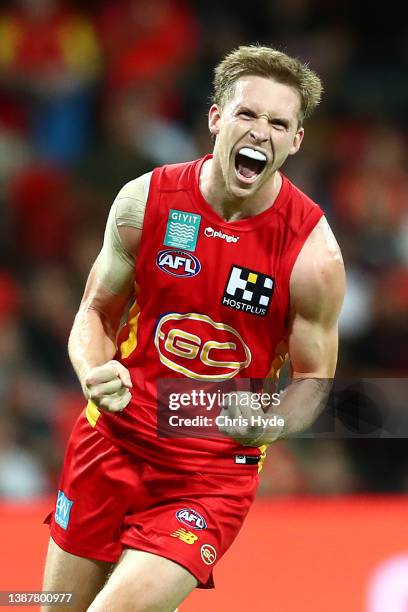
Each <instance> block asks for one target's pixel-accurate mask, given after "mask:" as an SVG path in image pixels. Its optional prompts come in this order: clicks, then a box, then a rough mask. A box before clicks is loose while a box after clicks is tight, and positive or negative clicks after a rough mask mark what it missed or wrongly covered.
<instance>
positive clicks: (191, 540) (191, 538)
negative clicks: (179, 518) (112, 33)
mask: <svg viewBox="0 0 408 612" xmlns="http://www.w3.org/2000/svg"><path fill="white" fill-rule="evenodd" d="M170 535H171V537H172V538H178V539H179V540H181V541H182V542H184V544H195V543H196V542H197V540H198V536H197V535H196V534H195V533H193V532H192V531H187V529H184V527H180V529H177V531H173V533H171V534H170Z"/></svg>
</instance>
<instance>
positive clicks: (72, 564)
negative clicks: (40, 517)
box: [41, 538, 112, 612]
mask: <svg viewBox="0 0 408 612" xmlns="http://www.w3.org/2000/svg"><path fill="white" fill-rule="evenodd" d="M111 567H112V566H111V564H110V563H105V562H103V561H93V560H91V559H84V558H83V557H77V556H76V555H71V554H70V553H68V552H65V551H64V550H62V548H60V547H59V546H58V545H57V544H56V543H55V542H54V541H53V540H52V539H51V538H50V543H49V546H48V553H47V561H46V564H45V573H44V584H43V590H44V591H56V592H57V593H73V598H72V603H69V604H67V605H66V606H63V605H58V610H59V611H60V612H65V611H66V612H83V611H84V610H86V609H87V608H88V606H89V605H90V604H91V602H92V601H93V600H94V598H95V597H96V595H97V593H98V592H99V591H100V589H101V588H102V587H103V585H104V584H105V582H106V579H107V577H108V575H109V572H110V570H111ZM51 608H52V607H51V606H43V607H42V608H41V610H42V611H43V612H45V611H48V610H51Z"/></svg>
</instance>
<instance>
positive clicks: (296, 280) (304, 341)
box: [288, 219, 345, 378]
mask: <svg viewBox="0 0 408 612" xmlns="http://www.w3.org/2000/svg"><path fill="white" fill-rule="evenodd" d="M344 286H345V274H344V264H343V260H342V257H341V253H340V249H339V247H338V245H337V243H336V241H335V239H334V236H333V234H332V233H331V230H330V228H329V226H328V224H327V221H326V220H325V219H322V221H321V222H319V224H318V226H316V228H315V230H313V232H312V234H311V235H310V237H309V238H308V240H307V241H306V243H305V245H304V247H303V249H302V251H301V253H300V255H299V257H298V260H297V262H296V263H295V266H294V268H293V272H292V277H291V283H290V294H291V320H290V329H289V338H288V345H289V356H290V359H291V364H292V370H293V376H294V377H295V378H300V377H302V378H305V377H306V376H310V377H327V378H331V377H333V376H334V373H335V369H336V363H337V350H338V318H339V314H340V310H341V306H342V303H343V297H344Z"/></svg>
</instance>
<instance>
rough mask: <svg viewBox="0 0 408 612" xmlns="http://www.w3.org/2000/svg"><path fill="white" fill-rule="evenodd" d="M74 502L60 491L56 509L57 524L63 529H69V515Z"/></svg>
mask: <svg viewBox="0 0 408 612" xmlns="http://www.w3.org/2000/svg"><path fill="white" fill-rule="evenodd" d="M73 503H74V502H73V501H71V500H70V499H68V497H65V495H64V493H63V492H62V491H58V497H57V505H56V508H55V522H56V523H58V525H59V526H60V527H62V528H63V529H67V528H68V523H69V515H70V513H71V508H72V504H73Z"/></svg>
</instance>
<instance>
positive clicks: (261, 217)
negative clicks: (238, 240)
mask: <svg viewBox="0 0 408 612" xmlns="http://www.w3.org/2000/svg"><path fill="white" fill-rule="evenodd" d="M212 157H213V156H212V154H211V153H210V154H209V155H206V156H205V157H202V158H201V159H199V160H197V162H196V167H195V172H194V173H193V183H194V184H193V192H194V196H195V197H194V198H193V203H194V207H195V208H196V210H197V211H198V212H199V213H200V214H201V215H202V216H203V217H205V218H206V219H207V221H209V222H210V223H212V224H214V225H218V226H221V227H224V228H225V229H229V230H239V231H250V230H253V229H255V228H257V227H259V226H260V225H264V224H266V223H268V222H269V221H270V220H271V219H272V217H274V216H275V215H276V213H277V212H278V211H279V209H280V208H282V206H283V205H284V204H285V203H286V202H287V200H288V196H289V189H290V182H289V181H288V179H287V178H286V177H285V176H284V175H283V174H282V173H281V176H282V185H281V188H280V191H279V193H278V195H277V197H276V199H275V201H274V203H273V205H271V206H270V207H269V208H267V209H266V210H264V211H262V212H261V213H259V214H258V215H254V216H253V217H247V218H245V219H239V220H238V221H225V219H223V218H222V217H220V215H219V214H218V213H216V212H215V210H214V209H213V207H212V206H211V204H209V203H208V202H207V200H206V199H205V198H204V196H203V194H202V193H201V191H200V175H201V170H202V167H203V164H204V163H205V162H206V161H207V159H211V158H212Z"/></svg>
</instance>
